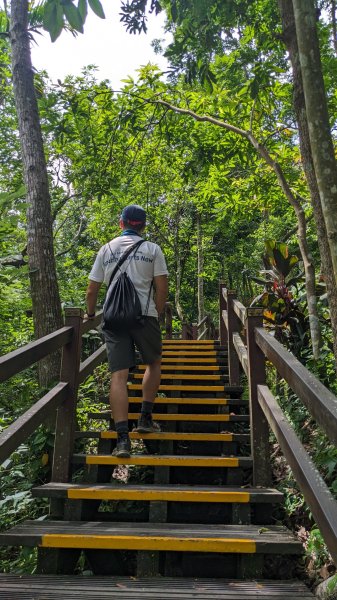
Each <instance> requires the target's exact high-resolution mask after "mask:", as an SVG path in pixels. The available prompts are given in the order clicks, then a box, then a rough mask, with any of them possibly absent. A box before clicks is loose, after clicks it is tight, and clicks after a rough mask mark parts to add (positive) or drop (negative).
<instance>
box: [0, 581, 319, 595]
mask: <svg viewBox="0 0 337 600" xmlns="http://www.w3.org/2000/svg"><path fill="white" fill-rule="evenodd" d="M0 598H1V600H82V599H86V600H97V598H102V600H104V599H106V600H108V599H109V600H113V599H116V600H117V599H118V600H138V599H142V600H177V599H178V598H179V599H180V600H242V599H243V598H248V599H249V600H250V599H251V600H253V599H254V600H271V599H272V600H312V599H313V598H314V596H313V595H312V594H311V592H310V591H309V590H308V588H307V587H306V586H305V585H304V584H303V583H301V582H299V581H266V580H257V581H240V580H237V579H233V580H225V579H187V578H186V579H185V578H184V579H183V578H179V579H171V578H167V577H160V578H146V579H139V578H136V577H76V576H74V577H65V576H58V577H55V576H51V575H44V576H41V575H40V576H30V575H20V576H17V575H16V576H15V575H0Z"/></svg>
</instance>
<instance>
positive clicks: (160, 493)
mask: <svg viewBox="0 0 337 600" xmlns="http://www.w3.org/2000/svg"><path fill="white" fill-rule="evenodd" d="M32 492H33V496H38V497H49V498H51V497H55V498H59V497H61V498H87V499H88V498H90V499H92V498H94V499H96V498H99V499H113V500H116V499H117V500H123V499H124V500H128V499H129V500H130V499H131V500H143V501H148V500H165V501H168V502H169V501H171V502H172V501H174V502H236V503H249V502H251V503H261V504H267V503H280V502H281V501H282V499H283V494H281V492H279V491H277V490H274V489H270V488H269V489H267V488H250V487H231V486H225V487H224V486H213V487H211V486H205V485H204V486H200V485H198V486H197V485H195V486H187V485H177V484H175V485H153V484H152V485H151V486H148V485H136V484H134V485H131V484H128V485H118V484H105V485H102V484H101V485H95V486H92V485H91V484H86V485H84V484H80V483H78V484H70V483H47V484H45V485H42V486H39V487H36V488H33V490H32Z"/></svg>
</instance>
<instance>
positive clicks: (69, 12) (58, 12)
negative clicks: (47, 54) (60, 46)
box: [43, 0, 105, 42]
mask: <svg viewBox="0 0 337 600" xmlns="http://www.w3.org/2000/svg"><path fill="white" fill-rule="evenodd" d="M88 3H89V6H90V8H91V10H92V11H93V12H94V13H95V14H96V15H97V16H98V17H100V18H101V19H105V14H104V10H103V7H102V5H101V3H100V0H78V3H77V5H76V4H75V0H47V1H46V2H45V3H44V5H43V28H44V29H45V30H46V31H48V32H49V34H50V38H51V41H52V42H55V40H57V38H58V37H59V35H60V34H61V32H62V30H63V29H64V28H65V27H66V26H69V27H70V29H71V30H72V31H74V32H78V33H83V26H84V23H85V21H86V18H87V14H88Z"/></svg>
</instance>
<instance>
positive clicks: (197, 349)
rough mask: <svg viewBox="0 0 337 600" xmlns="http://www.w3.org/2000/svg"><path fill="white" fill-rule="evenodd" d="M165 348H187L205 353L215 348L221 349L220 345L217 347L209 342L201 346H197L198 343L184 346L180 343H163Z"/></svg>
mask: <svg viewBox="0 0 337 600" xmlns="http://www.w3.org/2000/svg"><path fill="white" fill-rule="evenodd" d="M163 349H164V350H170V351H173V350H178V351H179V352H181V351H182V350H187V351H188V352H191V351H195V350H196V351H198V352H202V353H203V354H205V352H209V351H214V350H219V351H220V350H221V348H220V346H218V347H216V346H214V344H209V345H208V344H207V346H206V344H205V345H204V346H200V347H199V346H196V345H189V346H183V345H182V344H180V345H179V346H173V345H170V346H165V345H163Z"/></svg>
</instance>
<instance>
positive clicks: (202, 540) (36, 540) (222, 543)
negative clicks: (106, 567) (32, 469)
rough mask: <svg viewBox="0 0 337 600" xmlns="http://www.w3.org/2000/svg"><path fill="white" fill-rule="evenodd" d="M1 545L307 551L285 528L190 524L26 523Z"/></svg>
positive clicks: (2, 537)
mask: <svg viewBox="0 0 337 600" xmlns="http://www.w3.org/2000/svg"><path fill="white" fill-rule="evenodd" d="M0 544H1V545H4V544H12V545H18V544H19V545H23V546H26V545H27V546H35V545H42V546H44V547H50V548H51V547H54V548H55V547H61V548H92V547H95V548H106V547H107V546H108V547H109V548H111V549H113V548H114V549H123V548H128V549H136V550H138V549H141V548H142V549H144V550H145V549H148V550H152V549H153V550H155V549H156V550H170V549H171V550H173V551H196V552H205V551H206V552H225V553H227V552H229V553H232V552H234V553H236V552H242V553H246V552H248V553H264V554H275V553H276V554H302V553H303V547H302V544H301V543H300V542H299V541H298V540H296V538H295V537H294V536H293V535H292V533H291V532H290V531H289V530H288V529H286V528H285V527H282V526H269V527H268V528H261V527H259V526H258V525H210V524H207V525H198V524H195V523H193V524H192V525H184V524H182V523H177V524H176V523H106V522H99V521H95V522H86V521H80V522H72V521H43V522H41V521H26V522H25V523H22V524H21V525H17V526H16V527H14V528H13V529H11V530H10V531H7V532H3V533H1V534H0Z"/></svg>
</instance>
